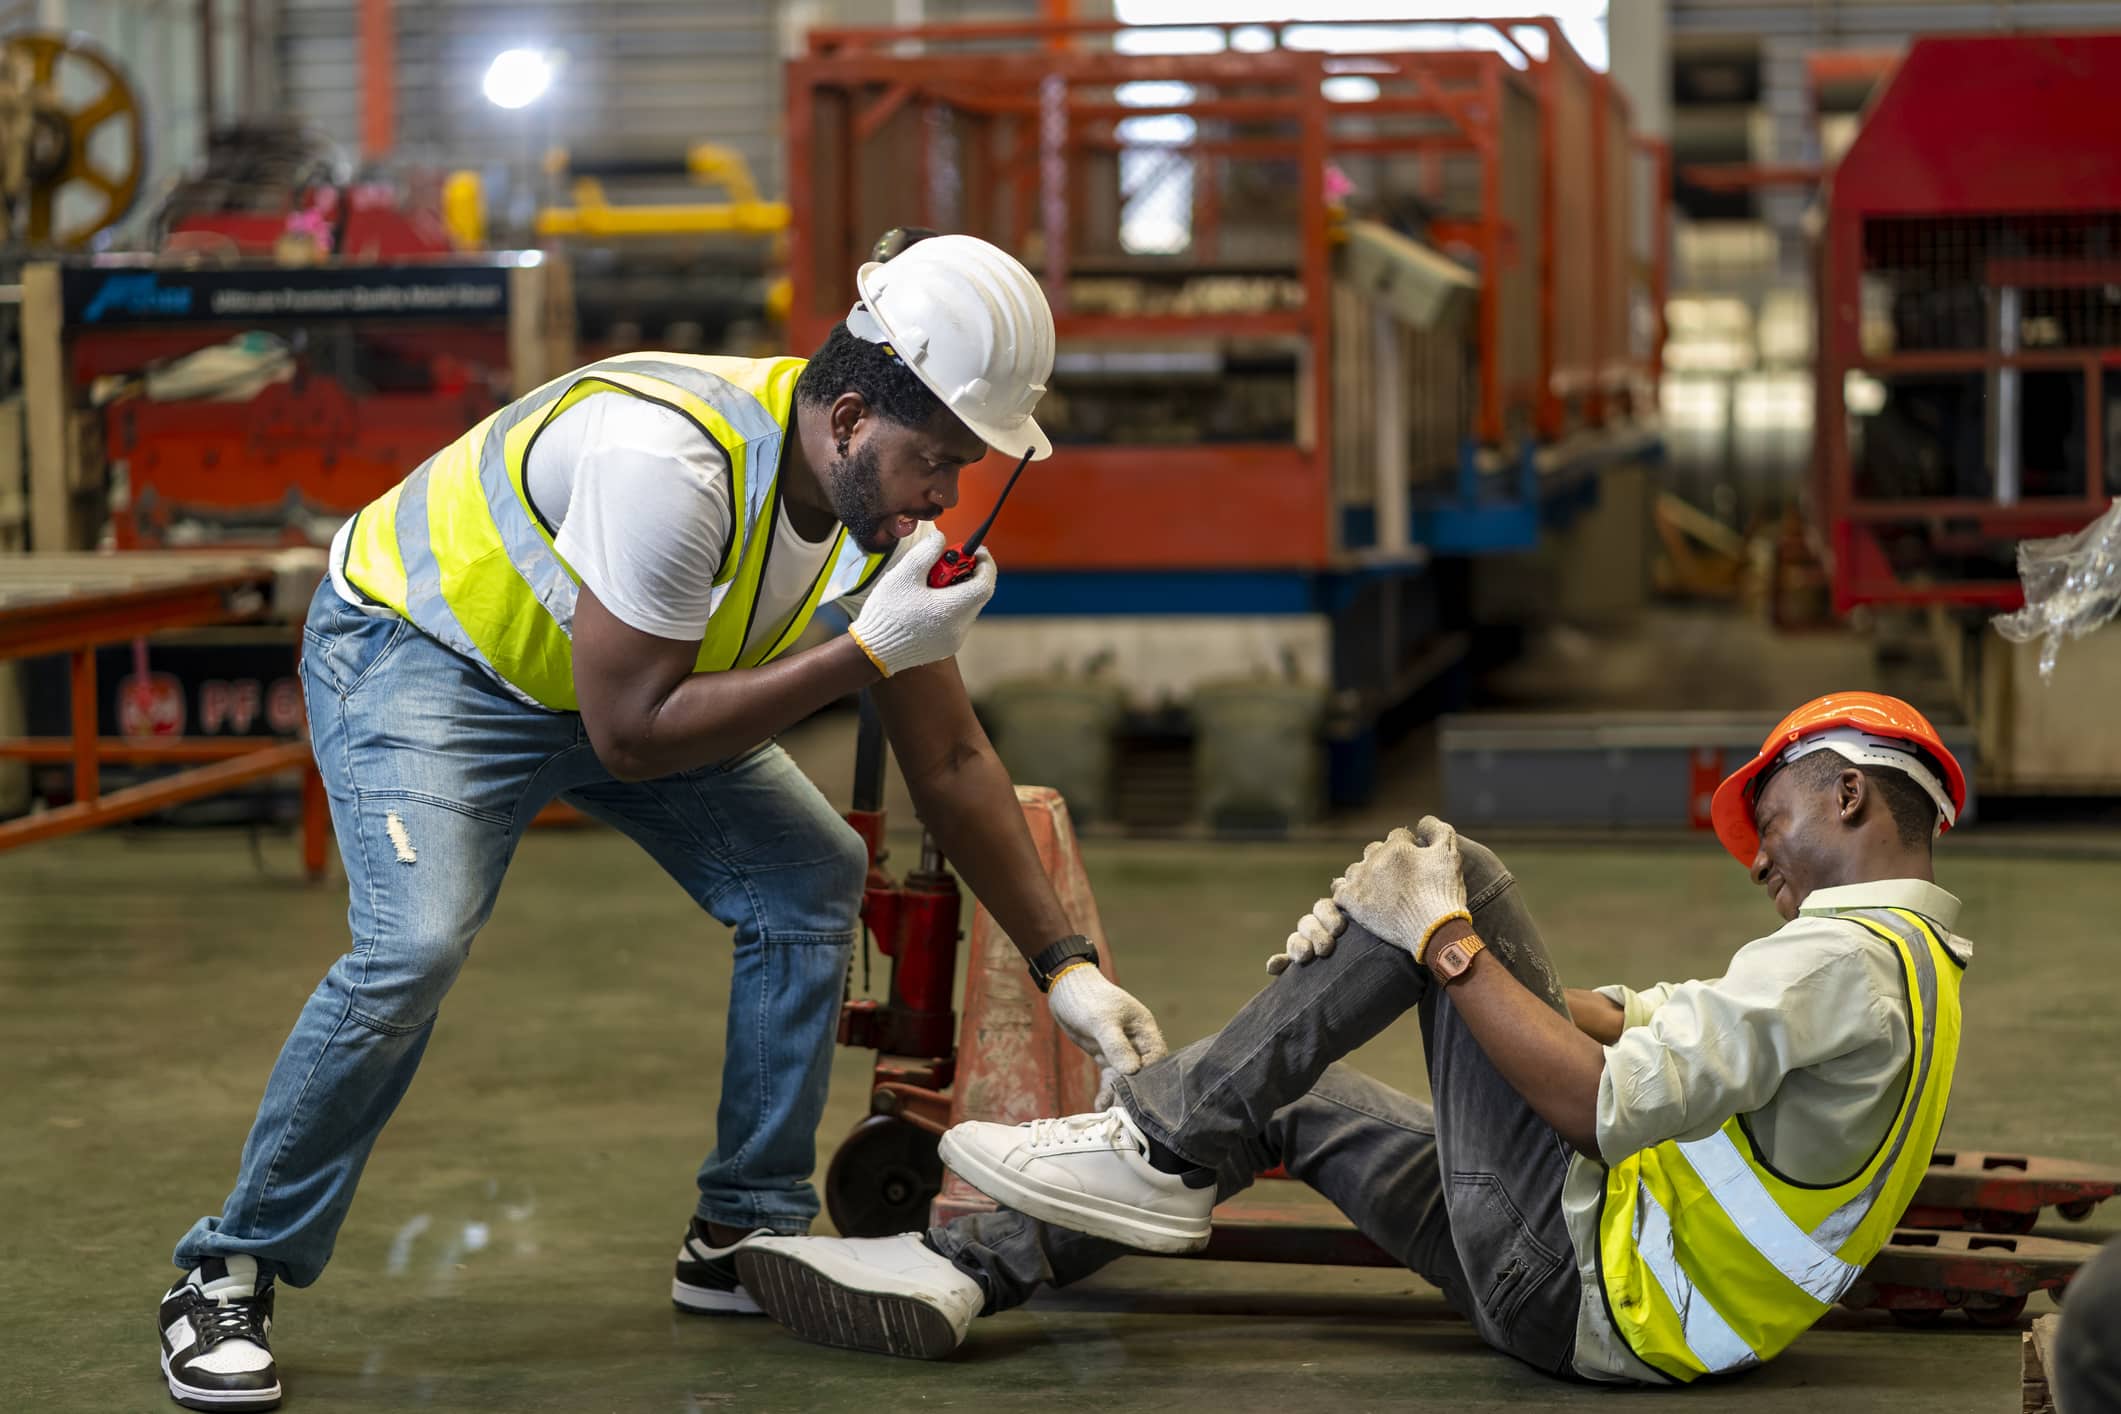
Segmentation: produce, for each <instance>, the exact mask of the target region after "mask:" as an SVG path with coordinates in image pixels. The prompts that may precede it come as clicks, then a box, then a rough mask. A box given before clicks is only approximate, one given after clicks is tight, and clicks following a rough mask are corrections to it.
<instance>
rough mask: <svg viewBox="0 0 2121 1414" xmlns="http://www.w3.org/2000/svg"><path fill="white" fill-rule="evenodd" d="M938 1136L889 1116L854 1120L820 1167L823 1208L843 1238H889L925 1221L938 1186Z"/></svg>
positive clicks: (915, 1228)
mask: <svg viewBox="0 0 2121 1414" xmlns="http://www.w3.org/2000/svg"><path fill="white" fill-rule="evenodd" d="M939 1142H940V1141H939V1140H938V1139H937V1138H936V1136H935V1135H933V1134H930V1133H929V1132H928V1131H927V1130H925V1129H922V1128H920V1127H919V1126H917V1125H913V1124H909V1123H907V1122H906V1121H905V1120H903V1119H898V1118H895V1117H894V1116H891V1115H871V1116H869V1117H868V1118H867V1119H865V1120H863V1121H862V1122H861V1123H860V1124H857V1125H856V1126H855V1127H854V1129H853V1130H852V1131H851V1132H850V1133H849V1134H848V1135H847V1137H846V1138H845V1139H844V1140H842V1141H841V1142H840V1147H839V1149H838V1151H837V1152H836V1153H834V1154H833V1156H832V1167H831V1168H829V1169H827V1170H826V1171H825V1208H826V1211H828V1212H830V1213H831V1214H832V1225H833V1226H834V1227H836V1228H838V1229H839V1232H840V1235H841V1236H842V1237H889V1236H891V1235H892V1234H893V1233H896V1232H917V1231H919V1230H920V1229H922V1228H925V1227H926V1226H928V1205H929V1204H930V1203H931V1202H933V1201H934V1200H935V1195H936V1194H938V1193H940V1192H942V1189H943V1160H942V1157H941V1156H940V1155H939V1154H938V1153H937V1152H936V1148H937V1145H938V1143H939Z"/></svg>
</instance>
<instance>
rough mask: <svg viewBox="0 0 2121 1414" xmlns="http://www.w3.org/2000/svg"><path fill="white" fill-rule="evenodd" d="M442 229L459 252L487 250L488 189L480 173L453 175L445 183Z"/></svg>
mask: <svg viewBox="0 0 2121 1414" xmlns="http://www.w3.org/2000/svg"><path fill="white" fill-rule="evenodd" d="M442 229H443V230H445V231H447V232H449V238H450V239H451V240H452V241H455V242H456V245H457V249H458V250H484V249H486V186H485V183H483V182H481V181H480V180H479V174H478V173H477V172H466V171H458V172H451V173H450V174H449V176H448V177H446V178H445V179H444V180H443V182H442Z"/></svg>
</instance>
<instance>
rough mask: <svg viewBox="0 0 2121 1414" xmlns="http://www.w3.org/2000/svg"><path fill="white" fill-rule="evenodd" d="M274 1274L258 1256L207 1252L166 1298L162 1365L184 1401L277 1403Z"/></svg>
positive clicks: (223, 1405) (237, 1405) (189, 1404)
mask: <svg viewBox="0 0 2121 1414" xmlns="http://www.w3.org/2000/svg"><path fill="white" fill-rule="evenodd" d="M272 1297H273V1283H272V1278H271V1277H269V1276H268V1277H264V1278H260V1277H259V1275H258V1259H257V1258H255V1257H229V1258H226V1259H224V1258H220V1257H209V1258H207V1259H206V1260H205V1261H204V1262H201V1263H200V1264H199V1265H198V1266H196V1267H194V1268H193V1269H192V1271H191V1274H190V1275H189V1276H187V1277H185V1278H184V1279H183V1280H182V1281H180V1282H178V1283H177V1284H176V1285H175V1286H173V1287H171V1288H170V1289H169V1291H168V1293H167V1294H166V1295H164V1296H163V1298H162V1309H161V1311H160V1312H159V1313H158V1314H157V1316H156V1319H155V1324H156V1326H157V1327H159V1328H160V1330H161V1333H162V1373H163V1375H164V1376H165V1377H166V1378H167V1379H168V1380H169V1397H170V1398H171V1399H174V1400H176V1401H177V1403H179V1404H181V1405H183V1406H184V1407H185V1408H187V1409H272V1408H275V1407H277V1406H278V1404H279V1403H280V1376H279V1372H278V1371H277V1370H275V1369H274V1368H273V1359H272Z"/></svg>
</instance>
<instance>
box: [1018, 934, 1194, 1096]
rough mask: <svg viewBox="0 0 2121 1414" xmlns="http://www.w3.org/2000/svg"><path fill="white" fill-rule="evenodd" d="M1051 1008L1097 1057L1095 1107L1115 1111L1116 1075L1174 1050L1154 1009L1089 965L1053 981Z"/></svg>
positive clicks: (1048, 1002)
mask: <svg viewBox="0 0 2121 1414" xmlns="http://www.w3.org/2000/svg"><path fill="white" fill-rule="evenodd" d="M1046 1006H1047V1007H1048V1008H1049V1009H1051V1011H1052V1012H1053V1020H1054V1022H1055V1023H1056V1024H1057V1025H1058V1026H1059V1027H1060V1029H1061V1030H1062V1031H1063V1032H1064V1033H1066V1035H1067V1037H1068V1039H1069V1040H1071V1041H1073V1042H1074V1043H1075V1044H1076V1045H1078V1046H1081V1047H1082V1048H1083V1049H1084V1050H1085V1051H1087V1052H1089V1053H1090V1054H1091V1055H1092V1056H1094V1057H1096V1058H1097V1063H1098V1066H1099V1072H1098V1086H1097V1101H1096V1103H1095V1104H1094V1105H1093V1106H1092V1108H1093V1109H1100V1110H1103V1109H1110V1108H1111V1106H1112V1104H1113V1102H1114V1100H1115V1098H1116V1097H1115V1095H1114V1094H1113V1089H1112V1080H1113V1076H1114V1075H1115V1074H1118V1075H1132V1074H1134V1072H1135V1071H1137V1070H1140V1069H1141V1068H1142V1067H1143V1066H1145V1065H1147V1064H1148V1063H1149V1062H1151V1061H1159V1060H1162V1059H1163V1058H1164V1057H1165V1056H1166V1055H1167V1054H1169V1053H1170V1050H1171V1048H1170V1047H1169V1046H1167V1045H1165V1044H1164V1033H1163V1032H1162V1031H1160V1030H1158V1029H1157V1025H1156V1018H1155V1017H1153V1016H1151V1015H1149V1008H1147V1007H1145V1006H1143V1005H1142V1004H1141V1003H1140V1002H1138V1001H1136V1000H1135V999H1134V996H1133V994H1132V993H1130V992H1128V991H1126V990H1125V989H1123V988H1121V987H1119V986H1118V985H1116V984H1115V983H1113V982H1112V981H1111V980H1110V979H1109V978H1107V977H1106V976H1105V974H1104V973H1102V972H1100V971H1098V970H1097V969H1096V968H1095V967H1092V966H1090V965H1089V964H1088V963H1084V964H1083V965H1082V966H1080V967H1071V968H1069V969H1068V970H1067V971H1065V972H1063V973H1061V975H1060V976H1058V977H1056V978H1054V979H1053V986H1052V988H1051V989H1050V990H1048V991H1047V993H1046Z"/></svg>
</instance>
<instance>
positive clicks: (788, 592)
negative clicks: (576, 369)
mask: <svg viewBox="0 0 2121 1414" xmlns="http://www.w3.org/2000/svg"><path fill="white" fill-rule="evenodd" d="M585 471H586V472H587V473H588V474H587V475H586V476H585V475H583V472H585ZM523 479H524V485H525V487H526V489H527V490H528V491H529V493H530V501H531V504H532V505H533V506H535V507H536V508H537V511H538V513H539V514H540V515H541V516H543V517H544V519H545V522H546V524H548V525H550V526H553V527H554V528H555V530H554V536H553V543H554V545H555V547H556V548H557V549H558V550H559V552H560V557H561V558H562V559H564V560H565V561H566V562H567V563H568V565H569V566H571V567H572V568H573V570H574V572H575V573H576V574H577V575H579V576H580V577H581V580H582V583H583V585H585V586H586V587H587V588H588V589H589V591H590V592H591V593H592V594H594V595H596V597H597V601H598V602H599V603H601V604H602V605H603V606H604V607H605V608H607V609H609V610H610V611H611V613H612V616H613V617H614V618H617V619H618V620H619V621H620V622H621V623H624V624H626V625H628V626H629V627H631V628H636V629H639V630H640V631H641V632H642V633H648V634H653V635H655V636H656V637H657V638H670V639H676V640H679V641H681V642H688V643H689V642H697V641H698V640H699V639H700V638H701V636H702V635H703V634H704V633H705V632H706V629H707V617H708V614H709V612H710V610H711V608H712V606H713V602H714V576H715V572H716V571H717V570H719V569H720V568H721V565H722V558H723V556H724V554H725V553H726V552H727V551H728V548H729V538H730V518H729V505H730V496H729V462H728V459H727V458H725V457H724V456H723V455H722V450H721V448H719V447H717V446H716V445H715V444H714V443H713V442H712V441H710V440H708V439H707V438H706V437H703V436H701V435H700V431H699V429H698V428H697V427H696V426H694V425H693V423H692V422H691V421H690V420H689V419H688V418H686V417H685V416H684V415H683V414H682V413H678V412H675V411H673V410H672V409H670V408H666V407H663V406H661V405H660V404H657V403H651V402H648V401H646V400H645V399H642V398H635V397H629V396H626V395H625V394H621V393H605V394H598V395H596V396H593V397H588V398H584V399H583V400H582V401H581V402H579V403H576V404H575V405H574V406H573V407H571V408H569V409H567V411H565V412H563V413H561V414H560V415H559V416H558V417H556V418H554V419H553V420H552V421H551V422H550V423H549V424H547V426H546V427H545V429H544V430H543V431H542V432H540V433H539V434H538V436H537V440H536V441H535V442H533V443H532V444H531V448H530V460H529V462H528V463H527V464H526V465H525V467H524V473H523ZM351 524H352V522H350V521H349V522H348V523H347V526H342V527H341V528H340V530H339V533H338V534H337V535H336V536H334V537H333V539H332V544H331V577H332V584H333V586H334V587H335V588H336V589H337V590H338V591H339V596H340V597H341V598H343V599H344V600H346V602H347V603H349V604H352V605H354V606H355V607H357V608H372V606H369V605H367V604H366V602H365V601H364V600H363V599H362V597H361V594H360V592H359V591H358V590H356V589H354V588H353V586H352V585H350V584H348V583H347V582H346V580H345V577H344V575H343V574H342V573H341V568H340V567H341V566H342V565H343V564H344V562H345V552H346V536H347V529H348V526H351ZM773 534H774V537H775V541H774V546H773V553H772V554H771V555H770V556H768V557H767V561H766V573H765V578H764V580H763V581H762V582H761V584H760V586H759V606H758V613H757V614H756V615H755V616H754V618H753V620H752V625H751V632H750V635H749V636H748V637H747V638H746V640H745V646H746V647H754V646H756V645H758V644H760V643H762V642H766V641H768V640H770V639H772V638H773V637H775V636H777V635H778V634H779V633H780V632H781V630H782V629H784V628H786V627H787V625H788V621H789V620H790V619H791V618H793V617H794V616H795V614H796V611H797V610H799V609H800V608H801V607H802V606H803V602H804V601H805V600H806V599H808V598H809V596H810V589H811V586H812V585H814V584H815V583H816V582H817V577H818V574H819V573H820V572H821V571H822V570H823V569H824V568H825V558H826V556H827V555H828V554H829V553H830V552H831V549H832V540H833V537H831V536H828V537H827V538H826V539H824V540H822V541H811V540H805V539H804V538H803V537H802V536H801V535H799V534H797V533H796V529H795V527H794V526H793V525H792V524H790V523H789V520H788V514H787V510H786V507H785V506H783V507H782V508H781V509H780V510H779V511H778V512H777V513H776V514H775V516H774V522H773ZM861 599H862V596H859V595H852V594H850V595H847V596H845V597H843V598H841V599H838V600H835V601H834V608H835V609H836V610H837V611H838V612H837V613H836V614H827V613H825V612H823V611H821V612H820V617H821V618H825V619H827V621H828V622H831V623H832V625H833V626H834V627H844V626H845V624H846V622H847V621H849V620H851V619H852V618H853V617H854V615H855V614H857V613H858V612H860V610H861ZM380 612H383V613H388V612H390V610H388V609H384V610H381V611H380ZM840 615H844V617H840Z"/></svg>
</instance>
